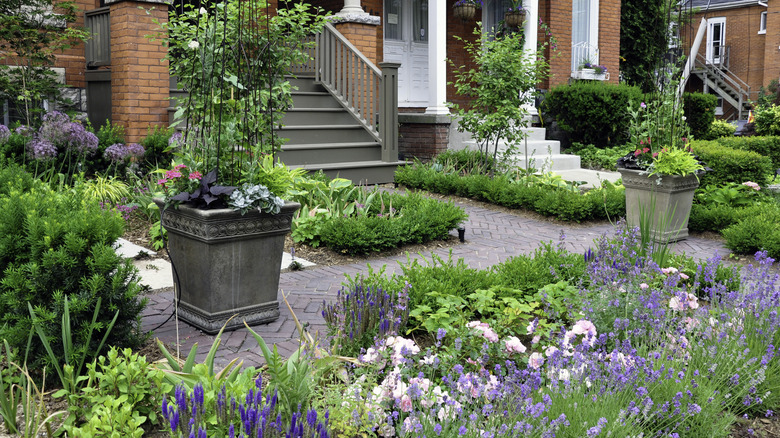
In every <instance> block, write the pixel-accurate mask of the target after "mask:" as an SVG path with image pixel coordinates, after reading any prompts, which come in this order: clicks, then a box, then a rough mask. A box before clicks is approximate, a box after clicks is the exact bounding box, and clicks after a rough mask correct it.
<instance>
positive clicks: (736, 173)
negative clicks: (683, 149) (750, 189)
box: [691, 141, 773, 187]
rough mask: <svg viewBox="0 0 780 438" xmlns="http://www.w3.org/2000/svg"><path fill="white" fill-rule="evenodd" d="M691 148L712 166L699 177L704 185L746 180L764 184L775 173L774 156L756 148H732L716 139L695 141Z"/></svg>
mask: <svg viewBox="0 0 780 438" xmlns="http://www.w3.org/2000/svg"><path fill="white" fill-rule="evenodd" d="M691 148H692V149H693V152H694V153H696V155H698V156H699V159H701V160H702V161H703V162H704V164H705V166H707V167H709V168H710V169H711V170H710V171H708V172H706V173H705V174H704V175H702V176H700V177H699V180H700V186H701V187H705V186H707V185H708V184H712V185H714V186H721V185H724V184H725V183H729V182H733V183H737V184H742V183H743V182H746V181H753V182H755V183H758V184H759V185H762V186H763V185H764V184H765V183H766V182H767V180H768V179H769V177H770V176H771V175H772V174H773V172H772V160H770V159H769V157H766V156H763V155H760V154H758V153H756V152H751V151H744V150H740V149H732V148H730V147H726V146H723V145H721V144H720V143H718V142H715V141H694V142H692V143H691Z"/></svg>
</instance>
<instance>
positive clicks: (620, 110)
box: [542, 81, 642, 147]
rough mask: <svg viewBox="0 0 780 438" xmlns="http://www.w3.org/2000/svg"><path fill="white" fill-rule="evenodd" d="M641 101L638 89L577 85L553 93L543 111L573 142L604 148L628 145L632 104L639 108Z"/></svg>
mask: <svg viewBox="0 0 780 438" xmlns="http://www.w3.org/2000/svg"><path fill="white" fill-rule="evenodd" d="M641 100H642V92H641V91H640V90H639V88H637V87H630V86H628V85H614V84H607V83H602V82H600V81H595V83H589V82H575V83H574V84H571V85H561V86H558V87H555V88H553V89H552V90H550V91H549V92H548V93H547V95H546V96H545V98H544V101H542V111H544V112H546V113H548V114H549V115H550V116H551V117H552V118H554V119H555V120H556V121H557V122H558V126H560V127H561V129H563V130H564V131H566V132H568V134H569V136H570V139H571V141H572V142H579V143H583V144H594V145H596V146H597V147H605V146H614V145H619V144H623V143H625V142H626V140H627V139H628V126H629V122H630V115H629V113H628V111H627V109H628V106H629V102H633V103H634V105H639V103H640V102H641Z"/></svg>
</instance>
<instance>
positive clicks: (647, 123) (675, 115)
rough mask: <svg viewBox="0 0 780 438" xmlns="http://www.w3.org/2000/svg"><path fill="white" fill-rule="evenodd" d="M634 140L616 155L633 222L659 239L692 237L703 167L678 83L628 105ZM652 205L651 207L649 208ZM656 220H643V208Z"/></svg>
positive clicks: (668, 84) (671, 82) (630, 131)
mask: <svg viewBox="0 0 780 438" xmlns="http://www.w3.org/2000/svg"><path fill="white" fill-rule="evenodd" d="M629 113H630V114H631V118H632V121H631V124H630V127H629V135H630V139H631V144H635V145H637V147H638V148H637V149H636V150H635V151H633V152H629V153H628V154H627V155H626V156H624V157H622V158H620V159H618V162H617V167H618V170H619V171H620V173H621V175H622V178H623V185H624V186H625V187H626V216H627V220H628V223H629V224H630V225H631V226H638V225H640V222H643V223H644V224H645V225H647V226H646V227H645V228H647V229H648V232H650V233H651V234H652V238H653V240H656V241H664V242H668V241H676V240H682V239H685V238H686V237H687V236H688V216H689V215H690V211H691V204H692V202H693V194H694V191H695V190H696V188H697V187H698V186H699V178H698V175H697V174H698V173H699V172H703V171H704V170H705V167H704V165H703V164H702V163H701V162H700V161H699V160H698V158H697V157H696V156H695V155H694V154H693V152H691V149H690V146H689V144H688V136H689V128H688V125H687V124H686V123H685V117H684V116H683V110H682V104H681V100H680V99H679V96H678V94H677V84H676V82H675V81H669V82H668V83H667V84H666V87H665V88H664V89H662V91H661V92H660V94H659V95H658V96H657V97H656V98H655V99H653V100H651V101H650V102H648V103H645V102H642V103H640V104H639V105H637V106H636V107H634V105H633V104H630V105H629ZM650 207H652V211H650ZM643 211H646V212H647V215H651V216H652V218H645V219H644V220H643V219H642V218H641V216H642V212H643Z"/></svg>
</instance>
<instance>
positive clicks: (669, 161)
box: [650, 148, 704, 176]
mask: <svg viewBox="0 0 780 438" xmlns="http://www.w3.org/2000/svg"><path fill="white" fill-rule="evenodd" d="M700 170H704V166H702V165H701V164H700V163H699V160H698V159H697V158H696V157H695V156H693V154H691V153H690V152H689V151H687V150H685V149H676V148H675V149H670V150H666V151H661V152H659V153H658V156H657V157H656V158H655V160H654V161H653V167H652V170H651V171H650V175H655V174H659V175H682V176H685V175H691V174H695V173H697V172H699V171H700Z"/></svg>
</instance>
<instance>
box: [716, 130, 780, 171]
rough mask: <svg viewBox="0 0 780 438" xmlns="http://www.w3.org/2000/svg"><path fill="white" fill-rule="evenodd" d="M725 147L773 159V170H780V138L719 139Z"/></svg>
mask: <svg viewBox="0 0 780 438" xmlns="http://www.w3.org/2000/svg"><path fill="white" fill-rule="evenodd" d="M717 142H718V143H719V144H721V145H723V146H726V147H729V148H732V149H740V150H743V151H752V152H755V153H757V154H761V155H764V156H766V157H769V158H771V159H772V169H773V170H775V169H780V137H777V136H767V137H761V136H753V137H733V136H732V137H724V138H719V139H717Z"/></svg>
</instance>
